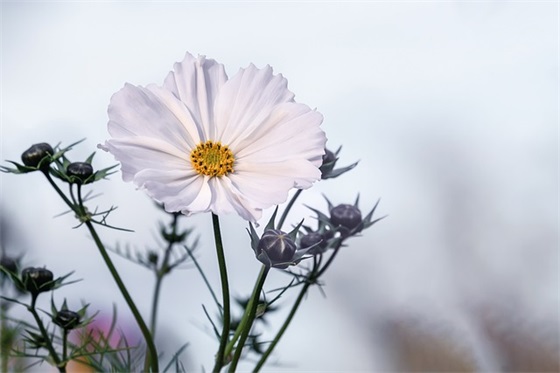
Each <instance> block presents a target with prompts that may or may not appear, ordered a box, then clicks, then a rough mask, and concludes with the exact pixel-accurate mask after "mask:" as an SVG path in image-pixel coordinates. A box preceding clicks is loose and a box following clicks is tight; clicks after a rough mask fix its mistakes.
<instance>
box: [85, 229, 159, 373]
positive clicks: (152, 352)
mask: <svg viewBox="0 0 560 373" xmlns="http://www.w3.org/2000/svg"><path fill="white" fill-rule="evenodd" d="M85 224H86V226H87V228H88V230H89V232H90V234H91V237H92V238H93V240H94V241H95V244H96V245H97V248H98V249H99V253H100V254H101V256H102V257H103V260H104V261H105V264H106V265H107V268H108V269H109V272H111V275H112V276H113V279H114V280H115V282H116V283H117V286H118V288H119V290H120V292H121V294H122V295H123V297H124V299H125V301H126V304H127V305H128V308H129V309H130V311H131V312H132V315H133V316H134V319H135V320H136V323H137V324H138V326H139V327H140V331H141V332H142V335H143V336H144V340H145V341H146V345H147V347H148V353H149V356H148V357H149V358H148V359H146V360H147V361H146V365H145V366H144V370H145V371H147V370H148V365H150V366H151V369H152V372H159V364H158V355H157V350H156V346H155V344H154V341H153V338H152V336H151V334H150V331H149V329H148V327H147V326H146V323H145V322H144V319H142V315H140V312H139V311H138V308H137V307H136V304H134V301H133V300H132V297H131V296H130V294H129V293H128V290H127V289H126V286H125V285H124V283H123V281H122V279H121V277H120V275H119V273H118V271H117V269H116V268H115V265H114V264H113V261H112V260H111V258H110V257H109V254H108V253H107V250H106V249H105V246H103V243H102V242H101V239H100V238H99V236H98V235H97V232H96V231H95V228H94V227H93V224H92V223H91V221H89V220H87V221H86V222H85Z"/></svg>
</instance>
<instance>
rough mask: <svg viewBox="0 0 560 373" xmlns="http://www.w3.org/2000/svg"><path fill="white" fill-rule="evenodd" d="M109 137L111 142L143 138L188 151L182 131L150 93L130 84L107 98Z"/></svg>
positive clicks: (189, 140)
mask: <svg viewBox="0 0 560 373" xmlns="http://www.w3.org/2000/svg"><path fill="white" fill-rule="evenodd" d="M108 113H109V124H108V128H109V133H110V134H111V136H113V137H115V138H125V137H134V136H146V137H150V138H153V139H160V140H164V141H166V142H168V143H169V144H171V145H173V146H174V147H176V148H177V149H185V148H192V146H191V147H189V144H192V143H193V142H194V141H193V139H192V136H191V135H190V134H189V132H188V131H187V130H186V127H185V126H184V125H183V124H182V123H181V121H180V120H179V119H178V118H177V117H176V116H175V115H174V114H173V112H172V111H171V110H169V108H168V107H167V105H166V103H165V102H162V101H161V100H160V99H159V98H158V96H156V95H155V94H154V93H153V92H151V91H150V90H148V89H146V88H143V87H136V86H133V85H131V84H125V86H124V87H123V88H122V89H121V90H120V91H118V92H117V93H115V94H114V95H113V97H111V102H110V104H109V109H108Z"/></svg>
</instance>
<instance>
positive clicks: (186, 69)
mask: <svg viewBox="0 0 560 373" xmlns="http://www.w3.org/2000/svg"><path fill="white" fill-rule="evenodd" d="M226 81H227V75H226V73H225V70H224V66H223V65H221V64H219V63H217V62H216V61H214V60H212V59H206V58H205V57H204V56H199V57H198V58H194V57H193V56H192V55H191V54H189V53H187V54H186V55H185V58H184V59H183V61H182V62H177V63H176V64H175V65H174V66H173V71H171V72H170V73H169V74H168V75H167V77H166V78H165V81H164V83H163V87H164V88H165V89H167V90H169V91H171V92H173V94H174V95H175V96H176V97H177V98H178V99H179V100H181V101H182V102H183V103H184V104H185V105H186V106H187V108H188V109H189V111H190V112H191V113H192V116H193V118H194V120H195V122H196V123H197V124H199V125H201V126H202V128H203V132H204V134H205V135H206V136H207V137H205V138H203V139H202V140H203V141H206V140H208V139H215V132H214V117H213V116H214V113H213V108H214V101H215V100H216V95H217V94H218V91H219V90H220V87H221V86H222V85H223V84H224V83H225V82H226Z"/></svg>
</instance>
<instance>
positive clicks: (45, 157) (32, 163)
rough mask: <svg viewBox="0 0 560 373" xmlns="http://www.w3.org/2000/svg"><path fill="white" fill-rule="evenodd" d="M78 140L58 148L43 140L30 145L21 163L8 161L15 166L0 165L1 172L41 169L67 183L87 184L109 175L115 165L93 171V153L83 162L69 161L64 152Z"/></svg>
mask: <svg viewBox="0 0 560 373" xmlns="http://www.w3.org/2000/svg"><path fill="white" fill-rule="evenodd" d="M78 143H79V141H78V142H76V143H74V144H71V145H69V146H67V147H66V148H60V147H59V146H58V145H57V146H55V147H54V148H53V147H52V146H51V145H50V144H48V143H45V142H42V143H38V144H34V145H32V146H31V147H30V148H29V149H27V150H26V151H24V152H23V153H22V155H21V161H22V162H23V164H19V163H16V162H12V161H8V162H10V163H11V164H13V165H14V166H15V168H8V167H3V166H2V167H0V170H1V171H3V172H9V173H15V174H23V173H29V172H34V171H41V172H43V173H44V174H50V175H52V176H54V177H56V178H58V179H60V180H62V181H64V182H67V183H69V184H77V185H83V184H89V183H93V182H95V181H98V180H100V179H103V178H105V177H106V176H108V175H110V174H111V173H112V172H113V171H112V169H113V168H114V167H116V165H114V166H111V167H108V168H105V169H102V170H98V171H95V172H94V169H93V166H92V165H91V162H92V160H93V156H94V155H95V153H93V154H91V155H90V156H89V157H88V158H87V159H86V160H85V161H84V162H70V161H69V160H68V158H67V157H66V153H67V152H68V151H69V150H71V149H72V147H73V146H74V145H76V144H78Z"/></svg>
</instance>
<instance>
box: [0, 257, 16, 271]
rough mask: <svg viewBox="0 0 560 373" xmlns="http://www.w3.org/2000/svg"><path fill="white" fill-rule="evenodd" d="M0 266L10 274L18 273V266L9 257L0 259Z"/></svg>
mask: <svg viewBox="0 0 560 373" xmlns="http://www.w3.org/2000/svg"><path fill="white" fill-rule="evenodd" d="M0 266H2V267H3V268H4V269H5V270H6V271H8V272H11V273H16V272H17V266H18V264H17V261H16V260H15V259H12V258H10V257H8V256H3V257H2V258H1V259H0Z"/></svg>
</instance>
